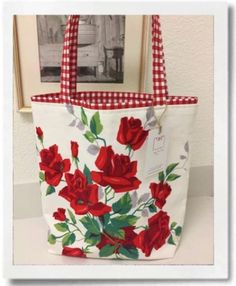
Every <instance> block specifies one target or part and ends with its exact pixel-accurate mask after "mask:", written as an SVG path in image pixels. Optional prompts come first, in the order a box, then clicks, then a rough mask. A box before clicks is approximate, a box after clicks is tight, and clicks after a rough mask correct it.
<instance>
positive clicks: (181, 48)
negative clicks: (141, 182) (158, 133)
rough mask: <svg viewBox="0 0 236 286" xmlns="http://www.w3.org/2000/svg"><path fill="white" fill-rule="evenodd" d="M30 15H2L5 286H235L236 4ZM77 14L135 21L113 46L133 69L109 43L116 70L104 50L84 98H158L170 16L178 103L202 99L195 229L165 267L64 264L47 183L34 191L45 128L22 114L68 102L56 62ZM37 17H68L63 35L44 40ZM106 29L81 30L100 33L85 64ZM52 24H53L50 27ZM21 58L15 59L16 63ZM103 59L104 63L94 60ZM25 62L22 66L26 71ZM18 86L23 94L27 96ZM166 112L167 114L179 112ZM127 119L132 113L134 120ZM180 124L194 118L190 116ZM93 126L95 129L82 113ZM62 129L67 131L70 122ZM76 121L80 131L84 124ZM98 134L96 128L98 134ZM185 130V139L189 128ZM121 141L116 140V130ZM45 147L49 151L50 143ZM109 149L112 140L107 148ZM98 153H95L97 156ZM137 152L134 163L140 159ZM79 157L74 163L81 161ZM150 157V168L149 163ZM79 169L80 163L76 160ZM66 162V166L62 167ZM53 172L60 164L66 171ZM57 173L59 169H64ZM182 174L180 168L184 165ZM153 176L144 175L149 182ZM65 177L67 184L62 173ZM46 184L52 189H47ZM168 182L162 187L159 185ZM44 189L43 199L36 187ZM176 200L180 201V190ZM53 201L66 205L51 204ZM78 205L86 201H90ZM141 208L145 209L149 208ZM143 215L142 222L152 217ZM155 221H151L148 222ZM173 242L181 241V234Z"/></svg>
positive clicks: (69, 9)
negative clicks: (233, 118) (35, 104)
mask: <svg viewBox="0 0 236 286" xmlns="http://www.w3.org/2000/svg"><path fill="white" fill-rule="evenodd" d="M18 3H20V5H16V3H15V2H6V3H5V5H4V6H3V13H2V15H3V26H4V36H3V38H2V42H3V48H4V50H3V52H4V53H3V55H4V57H3V64H2V66H1V68H2V70H3V81H4V86H3V95H4V96H3V97H2V100H3V103H2V104H0V106H1V107H2V113H1V114H2V122H3V130H4V133H3V136H4V137H3V138H4V140H2V142H1V144H2V145H3V146H2V147H3V148H0V149H1V150H3V156H2V158H3V159H2V161H3V166H4V167H3V180H2V181H3V188H2V189H3V192H0V196H3V198H1V201H3V202H4V205H3V214H4V219H3V220H4V228H3V230H4V231H3V236H4V255H3V256H4V261H3V264H4V275H5V277H6V278H8V279H57V281H58V280H59V279H62V280H63V279H84V280H90V279H93V280H102V279H105V280H111V279H116V280H117V279H122V280H131V279H132V280H134V279H135V280H140V281H141V282H142V281H144V280H160V279H162V280H163V279H166V280H169V279H181V280H190V279H196V280H199V279H205V280H207V279H214V280H227V279H228V277H229V248H228V246H229V239H228V238H229V237H228V236H229V234H228V223H229V214H228V210H229V202H228V197H229V196H228V189H229V178H228V173H229V164H228V149H229V147H228V143H229V139H228V138H229V137H228V79H227V77H228V33H227V32H228V31H227V29H228V26H227V25H228V24H227V23H228V6H227V4H225V3H204V7H203V5H201V3H197V2H195V3H191V2H188V3H187V2H186V3H183V2H177V1H176V2H157V1H151V0H150V1H145V0H141V1H133V0H126V1H125V2H124V1H122V0H120V1H118V0H117V1H114V2H112V1H110V2H108V1H102V0H101V1H100V0H99V1H92V0H91V1H90V0H75V1H54V0H46V1H45V0H41V1H40V0H38V1H37V2H35V1H30V0H18ZM88 3H89V5H88ZM45 4H46V5H45ZM72 14H81V15H101V16H104V17H103V18H102V19H103V20H104V21H108V22H110V21H111V18H110V16H109V15H111V16H112V19H113V20H114V18H113V17H114V16H119V15H123V16H119V17H117V18H115V19H116V20H117V22H119V24H118V27H119V28H116V29H114V33H116V34H117V37H112V39H113V38H114V39H113V40H114V41H115V44H114V45H115V46H116V47H118V46H119V48H120V51H121V54H122V57H121V61H120V62H119V61H118V63H117V62H116V59H114V57H113V56H114V49H113V48H114V47H113V48H112V46H113V44H111V45H110V46H109V45H108V44H107V43H105V48H107V49H109V51H108V55H107V62H106V54H105V51H104V49H100V50H96V52H98V53H101V54H99V56H98V55H96V56H95V57H94V59H93V60H92V61H87V62H86V61H85V63H84V64H83V66H78V68H77V73H78V75H79V77H78V80H79V82H78V87H77V88H78V89H80V90H91V89H94V90H98V91H99V90H107V91H108V90H111V91H112V90H121V91H129V90H136V91H137V90H141V91H142V90H146V89H151V88H152V84H151V81H152V80H153V78H152V74H151V71H152V68H153V65H152V63H151V57H150V52H149V51H150V49H151V44H150V39H149V31H148V27H149V26H150V25H149V24H150V22H149V21H150V17H151V15H153V14H154V15H160V19H161V27H162V32H163V40H164V43H165V60H166V71H167V76H168V78H167V79H168V90H169V94H170V95H171V96H172V94H174V95H177V96H178V95H186V94H187V95H189V94H193V95H194V96H197V97H198V99H199V101H198V102H199V103H198V113H197V115H196V121H195V124H196V128H195V132H194V134H193V136H192V139H191V143H192V144H191V147H192V150H193V149H195V150H194V152H192V153H193V158H192V159H193V160H192V162H194V163H192V165H191V172H190V185H189V191H188V194H189V195H188V198H187V201H188V204H187V208H186V211H187V212H186V216H185V226H184V229H183V235H182V238H181V241H180V245H179V247H178V249H177V252H176V254H175V256H174V257H173V258H168V259H159V260H133V259H131V260H119V259H118V260H112V259H93V258H90V259H83V258H81V259H79V258H78V259H77V258H75V259H74V258H72V257H65V256H64V255H57V256H56V255H52V254H51V253H49V252H48V251H47V235H48V228H47V226H46V224H45V222H44V220H43V217H42V209H41V201H40V196H41V192H40V191H39V184H38V182H36V180H35V181H34V178H36V179H38V175H39V173H38V169H37V170H36V168H35V167H36V166H37V162H36V158H35V157H36V156H35V152H37V151H36V150H35V138H34V137H35V136H34V131H35V127H34V126H33V121H32V115H31V114H23V113H19V110H20V111H21V112H30V96H31V95H34V94H44V93H50V92H58V91H59V83H58V82H57V81H58V74H59V67H58V64H56V60H55V59H58V54H57V53H58V52H57V51H55V49H54V48H55V45H57V44H58V42H60V41H61V37H62V31H63V25H64V24H63V21H65V16H63V15H72ZM36 15H38V16H39V17H43V16H44V15H49V16H51V15H52V16H53V15H55V16H54V17H59V16H58V15H62V16H60V19H59V18H54V19H57V20H53V21H52V22H53V25H52V26H51V19H49V20H48V21H46V22H45V21H43V23H44V24H45V23H48V24H49V22H50V24H49V26H48V27H47V28H45V27H43V28H39V25H38V21H41V20H39V19H40V18H38V17H37V16H36ZM143 15H146V16H143ZM106 17H107V18H106ZM100 20H101V19H100ZM55 21H56V22H58V24H57V27H60V28H56V30H54V28H53V27H55V26H54V24H55ZM13 22H14V30H13V25H12V24H13ZM94 22H95V19H93V18H89V17H88V16H86V17H85V18H84V19H82V23H81V24H82V25H90V28H91V30H90V32H91V33H88V30H89V29H90V28H88V29H86V33H85V37H84V39H85V41H86V44H81V43H80V44H79V43H78V50H80V51H79V53H81V49H82V53H83V52H84V50H83V49H84V48H86V49H87V48H88V47H89V49H90V48H91V46H93V45H94V42H95V43H97V36H96V37H95V35H94V30H93V29H94V28H93V29H92V27H91V25H94ZM61 23H62V24H61ZM131 23H132V25H131ZM44 24H42V23H41V24H40V25H44ZM96 26H97V24H96ZM38 29H41V32H40V33H44V32H46V34H47V35H46V36H45V37H44V36H42V35H41V36H40V35H39V32H38ZM58 29H59V30H58ZM122 29H123V30H122ZM117 31H118V32H117ZM122 31H124V33H123V32H122ZM13 32H14V33H13ZM123 34H124V37H123V36H122V35H123ZM29 35H30V36H29ZM13 36H14V37H13ZM103 36H104V34H103V35H101V37H103ZM39 38H40V39H39ZM44 41H46V42H47V43H45V42H44ZM48 42H49V43H48ZM54 42H56V43H54ZM13 43H14V46H13ZM39 43H40V44H39ZM81 45H82V46H81ZM40 46H41V47H40ZM103 46H104V45H103ZM13 47H14V57H13V55H12V50H13ZM122 49H123V51H122ZM45 50H46V52H45ZM93 52H94V53H96V52H95V50H94V49H93ZM48 53H52V56H53V58H54V59H53V61H52V62H51V58H50V57H49V56H48ZM55 54H57V56H55ZM85 55H86V53H85ZM180 55H183V56H180ZM13 62H14V63H15V65H14V66H13ZM13 67H14V69H13ZM116 67H117V69H116ZM104 78H105V79H104ZM154 79H155V77H154ZM109 80H110V81H112V82H110V81H109ZM13 83H15V89H14V87H13ZM16 91H17V96H16ZM148 91H149V90H148ZM19 95H20V96H19ZM177 96H174V99H176V100H179V99H177V98H176V97H177ZM14 98H15V99H18V107H19V108H18V107H17V106H16V104H15V101H14ZM190 99H191V97H190ZM39 104H40V103H39ZM179 105H180V106H181V108H182V107H183V106H182V104H181V97H180V101H179ZM166 106H167V108H169V107H170V106H168V105H166ZM176 106H177V105H176V104H173V105H172V106H171V108H173V111H174V112H176V113H178V112H179V110H178V109H177V108H176ZM158 108H159V107H157V109H158ZM127 110H128V112H129V109H127ZM165 110H166V109H165ZM119 111H120V110H118V112H119ZM133 112H134V114H135V115H136V114H137V113H136V110H135V111H133ZM181 112H182V111H181ZM185 112H186V113H185ZM44 114H47V115H49V116H53V112H47V113H45V111H43V112H42V115H43V116H44ZM68 114H69V115H71V116H72V117H73V116H74V115H75V116H76V114H74V112H73V109H70V106H67V115H68ZM179 114H180V113H179ZM187 114H188V109H187V108H186V109H185V110H184V112H183V115H184V116H185V115H187ZM147 115H148V113H146V114H145V116H144V117H145V118H146V119H147V117H148V116H149V115H148V116H147ZM180 115H181V116H182V113H181V114H180ZM43 116H42V117H43ZM81 116H83V118H84V113H82V109H81ZM130 116H132V114H131V115H130ZM48 118H50V117H48ZM59 118H60V120H62V121H63V120H64V118H63V116H61V117H59ZM85 118H86V119H84V122H86V121H87V120H88V118H89V117H87V115H86V117H85ZM91 118H93V120H90V122H94V121H96V122H99V123H95V124H97V125H96V126H100V119H97V118H99V116H93V115H92V116H91ZM173 118H174V117H172V116H170V121H171V124H172V123H173V126H174V127H175V126H177V125H178V124H179V122H177V121H175V120H174V119H173ZM76 119H77V118H76ZM81 119H82V117H81ZM89 119H90V118H89ZM72 120H73V121H74V119H73V118H72ZM73 121H72V122H73ZM45 122H49V120H45ZM87 122H88V121H87ZM183 122H184V123H185V124H188V123H186V120H185V117H183ZM74 123H76V124H74ZM74 123H73V124H71V121H69V122H68V124H71V125H70V126H68V128H72V127H73V128H74V127H75V128H79V127H80V128H83V127H84V126H83V125H78V126H77V122H76V120H75V121H74ZM78 123H79V122H78ZM82 123H83V122H82ZM85 124H87V123H85ZM93 124H94V123H92V124H91V126H93ZM181 124H182V123H181ZM191 124H192V123H191ZM72 125H73V126H72ZM87 125H89V128H90V124H87ZM178 127H179V125H178ZM180 127H181V128H182V125H180ZM191 127H192V125H191ZM86 128H87V127H86ZM92 128H93V127H91V129H92ZM99 128H101V127H99ZM55 129H56V128H55ZM36 130H37V135H38V140H42V138H43V137H42V136H44V134H42V130H41V135H40V129H38V128H37V129H36ZM57 130H58V131H59V133H60V135H59V136H61V134H62V136H61V137H63V138H65V140H67V139H68V138H67V137H66V136H64V133H63V129H60V128H57ZM78 130H79V129H78ZM84 130H86V129H84ZM149 130H150V129H149ZM86 131H89V130H86ZM77 133H78V132H77ZM111 133H114V134H116V133H115V131H114V132H113V129H112V130H111ZM45 134H46V133H45ZM88 134H89V133H88ZM96 135H97V134H96ZM182 135H183V133H182V132H179V137H177V136H176V137H174V136H173V137H172V138H173V139H174V140H172V142H175V141H178V140H179V141H180V143H181V142H182V141H183V140H182V139H183V136H182ZM76 136H77V135H76ZM181 136H182V137H181ZM45 138H46V136H45ZM45 138H44V141H43V142H42V146H43V144H45V142H46V141H45V140H46V139H45ZM54 139H55V138H53V140H54ZM97 139H102V138H98V137H97ZM75 140H77V139H75ZM92 140H93V138H92ZM68 141H70V139H68ZM162 142H163V141H162ZM71 143H73V141H72V142H71ZM71 145H72V144H71ZM45 146H46V145H45ZM81 146H82V145H81ZM188 146H189V145H188V144H184V145H183V150H185V151H186V153H188V151H189V147H188ZM107 147H109V146H107ZM122 147H124V146H122ZM43 148H44V147H43ZM124 148H125V147H124ZM71 149H72V147H71ZM81 150H82V149H80V151H79V152H81ZM91 150H92V152H93V151H94V148H92V149H90V151H91ZM95 150H96V149H95ZM77 151H78V150H77ZM77 151H76V152H77ZM126 151H127V153H128V152H129V150H126ZM73 152H74V151H73ZM81 153H82V152H81ZM173 154H174V152H173ZM117 155H118V154H117ZM131 155H132V154H131ZM69 156H70V157H71V154H70V155H69ZM76 156H77V155H76ZM138 156H139V157H140V158H143V157H142V156H140V153H138ZM171 156H172V154H171ZM173 156H175V155H173ZM186 156H188V155H186V154H183V153H180V154H179V155H178V156H176V159H179V160H180V159H181V160H183V166H182V167H183V168H184V167H185V166H186V165H185V162H186V161H184V160H185V159H186ZM72 157H74V155H73V154H72ZM58 158H59V160H61V159H60V158H61V157H60V155H59V156H58ZM65 158H67V157H65ZM76 158H77V157H76ZM46 159H47V158H46ZM132 160H133V159H132ZM52 162H53V163H54V162H55V161H54V159H53V160H52ZM76 162H77V160H74V164H76ZM56 163H57V162H56ZM55 165H56V167H58V165H57V164H55ZM173 165H175V167H177V165H176V163H174V164H173ZM118 167H120V165H118ZM143 167H144V166H141V169H140V171H141V172H142V168H143ZM175 167H174V168H175ZM178 167H179V166H178ZM178 167H177V168H178ZM172 168H173V166H172V167H171V169H172ZM58 169H59V170H60V172H61V169H60V168H58ZM85 170H86V168H85ZM207 170H208V171H207ZM118 171H119V169H118ZM171 171H173V169H172V170H171ZM171 171H170V168H169V170H167V169H165V170H164V172H161V174H160V181H161V183H162V181H163V175H164V177H165V176H166V177H167V173H168V172H171ZM206 171H207V172H206ZM162 173H163V174H162ZM56 174H57V173H56ZM54 175H55V173H54ZM169 175H170V178H169V179H170V181H172V180H173V178H174V179H175V178H176V175H175V174H170V173H168V177H169ZM173 175H174V177H173ZM40 176H41V178H40V179H41V181H42V180H43V178H44V177H42V175H40ZM171 176H172V178H171ZM177 176H178V175H177ZM131 177H132V176H131ZM157 177H158V179H159V174H158V175H157ZM166 179H167V178H166ZM164 180H165V179H164ZM164 183H166V182H165V181H163V185H164ZM174 183H176V184H178V181H177V182H175V180H174V182H173V184H174ZM36 184H37V187H35V186H36ZM222 190H223V195H222ZM49 191H53V189H52V188H49ZM167 191H168V190H167ZM169 192H170V191H169ZM171 192H172V193H173V192H174V188H173V190H171ZM184 194H186V193H184ZM149 195H150V193H149ZM178 195H179V194H178ZM180 197H181V196H180ZM48 198H49V200H51V201H52V202H54V201H53V199H52V198H51V197H48ZM105 199H106V198H104V200H105ZM134 200H135V199H134ZM181 200H182V201H181V203H180V205H181V204H182V203H183V204H184V205H185V202H186V197H185V198H183V197H181ZM129 201H130V202H131V201H132V200H129ZM29 202H30V203H29ZM78 202H80V201H79V200H78ZM164 203H165V202H164ZM66 204H67V202H66ZM140 204H142V201H141V202H140ZM144 205H145V206H147V205H146V204H144ZM149 206H150V205H149ZM149 206H148V207H149ZM171 206H173V207H175V208H176V209H177V210H178V209H179V205H178V204H177V203H176V201H175V200H173V201H172V203H171ZM44 207H45V206H44ZM135 207H136V206H135ZM137 208H138V209H139V204H138V206H137ZM140 211H141V212H142V211H143V209H141V210H140ZM135 212H136V209H135ZM143 214H144V216H145V212H144V213H143ZM50 218H51V217H50ZM64 219H65V218H63V220H64ZM71 221H72V219H71ZM72 222H73V221H72ZM171 225H172V226H171ZM149 227H150V225H147V228H146V227H144V229H143V230H141V229H139V231H140V232H139V231H138V233H141V232H142V231H145V230H147V229H149ZM177 227H178V226H177ZM170 228H171V231H172V232H173V233H174V234H175V235H176V236H178V235H177V234H178V230H177V228H176V224H175V223H174V224H172V223H171V224H170ZM176 230H177V234H176ZM72 231H73V230H72ZM157 233H158V232H157ZM155 234H156V232H155ZM160 237H161V236H160ZM170 237H172V233H171V236H170ZM52 240H53V239H52ZM168 240H169V239H168ZM147 241H152V239H150V240H149V239H147ZM173 243H175V241H174V240H172V239H171V240H170V243H169V244H170V245H171V244H173ZM153 246H154V244H153ZM114 250H115V248H113V250H112V251H113V252H112V254H114ZM160 250H161V249H160ZM26 284H27V283H26Z"/></svg>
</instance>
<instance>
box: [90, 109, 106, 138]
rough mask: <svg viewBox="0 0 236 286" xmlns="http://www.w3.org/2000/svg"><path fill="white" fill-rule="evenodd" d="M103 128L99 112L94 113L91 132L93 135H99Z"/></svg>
mask: <svg viewBox="0 0 236 286" xmlns="http://www.w3.org/2000/svg"><path fill="white" fill-rule="evenodd" d="M102 129H103V126H102V124H101V121H100V115H99V112H98V111H97V112H96V113H94V115H93V117H92V118H91V120H90V130H91V132H92V133H93V134H95V135H99V134H100V133H101V132H102Z"/></svg>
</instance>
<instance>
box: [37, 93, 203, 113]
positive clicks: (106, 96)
mask: <svg viewBox="0 0 236 286" xmlns="http://www.w3.org/2000/svg"><path fill="white" fill-rule="evenodd" d="M31 100H32V101H33V102H44V103H59V104H71V105H75V106H81V107H85V108H90V109H96V110H99V109H100V110H101V109H102V110H111V109H124V108H137V107H147V106H153V105H154V106H156V105H165V104H167V105H186V104H196V103H197V102H198V99H197V97H193V96H169V97H168V98H167V100H163V98H161V97H156V98H155V102H153V94H148V93H132V92H107V91H101V92H97V91H86V92H78V93H76V94H75V95H73V96H64V97H63V98H62V97H61V96H60V93H50V94H46V95H36V96H32V97H31Z"/></svg>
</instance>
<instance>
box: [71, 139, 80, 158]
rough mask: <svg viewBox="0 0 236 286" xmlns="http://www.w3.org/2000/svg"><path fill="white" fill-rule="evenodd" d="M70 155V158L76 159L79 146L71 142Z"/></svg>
mask: <svg viewBox="0 0 236 286" xmlns="http://www.w3.org/2000/svg"><path fill="white" fill-rule="evenodd" d="M70 144H71V154H72V157H74V158H77V157H78V152H79V145H78V143H77V142H74V141H71V142H70Z"/></svg>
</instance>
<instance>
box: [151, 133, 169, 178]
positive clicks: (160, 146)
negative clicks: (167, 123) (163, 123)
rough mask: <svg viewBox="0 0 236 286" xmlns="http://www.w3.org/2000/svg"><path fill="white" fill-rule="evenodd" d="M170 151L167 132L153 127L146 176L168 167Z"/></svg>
mask: <svg viewBox="0 0 236 286" xmlns="http://www.w3.org/2000/svg"><path fill="white" fill-rule="evenodd" d="M167 151H168V137H167V132H165V131H164V132H163V131H162V132H161V133H159V129H158V128H154V129H151V130H150V131H149V134H148V142H147V151H146V156H145V176H146V177H148V176H151V175H154V174H156V173H158V172H159V171H161V170H163V169H164V168H165V167H166V161H167Z"/></svg>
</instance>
